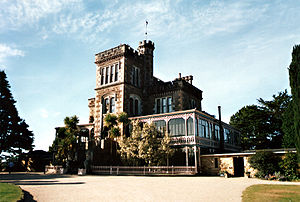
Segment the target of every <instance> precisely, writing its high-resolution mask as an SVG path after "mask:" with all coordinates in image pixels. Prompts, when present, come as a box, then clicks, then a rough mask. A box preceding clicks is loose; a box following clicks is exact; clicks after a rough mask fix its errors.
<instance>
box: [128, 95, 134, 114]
mask: <svg viewBox="0 0 300 202" xmlns="http://www.w3.org/2000/svg"><path fill="white" fill-rule="evenodd" d="M129 113H130V115H133V98H130V99H129Z"/></svg>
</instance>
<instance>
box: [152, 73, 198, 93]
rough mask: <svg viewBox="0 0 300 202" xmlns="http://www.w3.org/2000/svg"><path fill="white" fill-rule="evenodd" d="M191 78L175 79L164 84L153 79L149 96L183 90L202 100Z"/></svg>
mask: <svg viewBox="0 0 300 202" xmlns="http://www.w3.org/2000/svg"><path fill="white" fill-rule="evenodd" d="M192 80H193V76H191V75H190V76H186V77H181V75H180V77H179V78H176V79H175V80H174V81H168V82H164V81H161V80H159V79H158V78H155V79H154V82H153V86H151V87H150V88H149V91H150V92H151V94H159V93H163V92H169V91H176V90H185V91H188V92H190V93H192V94H194V95H195V96H198V97H201V98H202V91H201V90H200V89H198V88H197V87H195V86H193V85H192Z"/></svg>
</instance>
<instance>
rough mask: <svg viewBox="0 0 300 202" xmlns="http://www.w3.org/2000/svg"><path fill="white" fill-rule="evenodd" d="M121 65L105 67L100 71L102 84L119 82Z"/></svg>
mask: <svg viewBox="0 0 300 202" xmlns="http://www.w3.org/2000/svg"><path fill="white" fill-rule="evenodd" d="M118 72H119V64H114V65H111V66H108V67H103V68H101V70H100V77H101V78H100V84H101V85H103V84H108V83H112V82H115V81H118Z"/></svg>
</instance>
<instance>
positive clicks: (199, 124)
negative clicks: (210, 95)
mask: <svg viewBox="0 0 300 202" xmlns="http://www.w3.org/2000/svg"><path fill="white" fill-rule="evenodd" d="M197 125H198V133H197V135H198V136H199V137H202V136H203V135H202V134H203V132H202V120H201V119H198V123H197Z"/></svg>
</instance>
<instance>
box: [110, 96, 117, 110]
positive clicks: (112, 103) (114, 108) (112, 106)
mask: <svg viewBox="0 0 300 202" xmlns="http://www.w3.org/2000/svg"><path fill="white" fill-rule="evenodd" d="M109 111H110V113H115V112H116V106H115V98H114V97H112V98H110V109H109Z"/></svg>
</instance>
